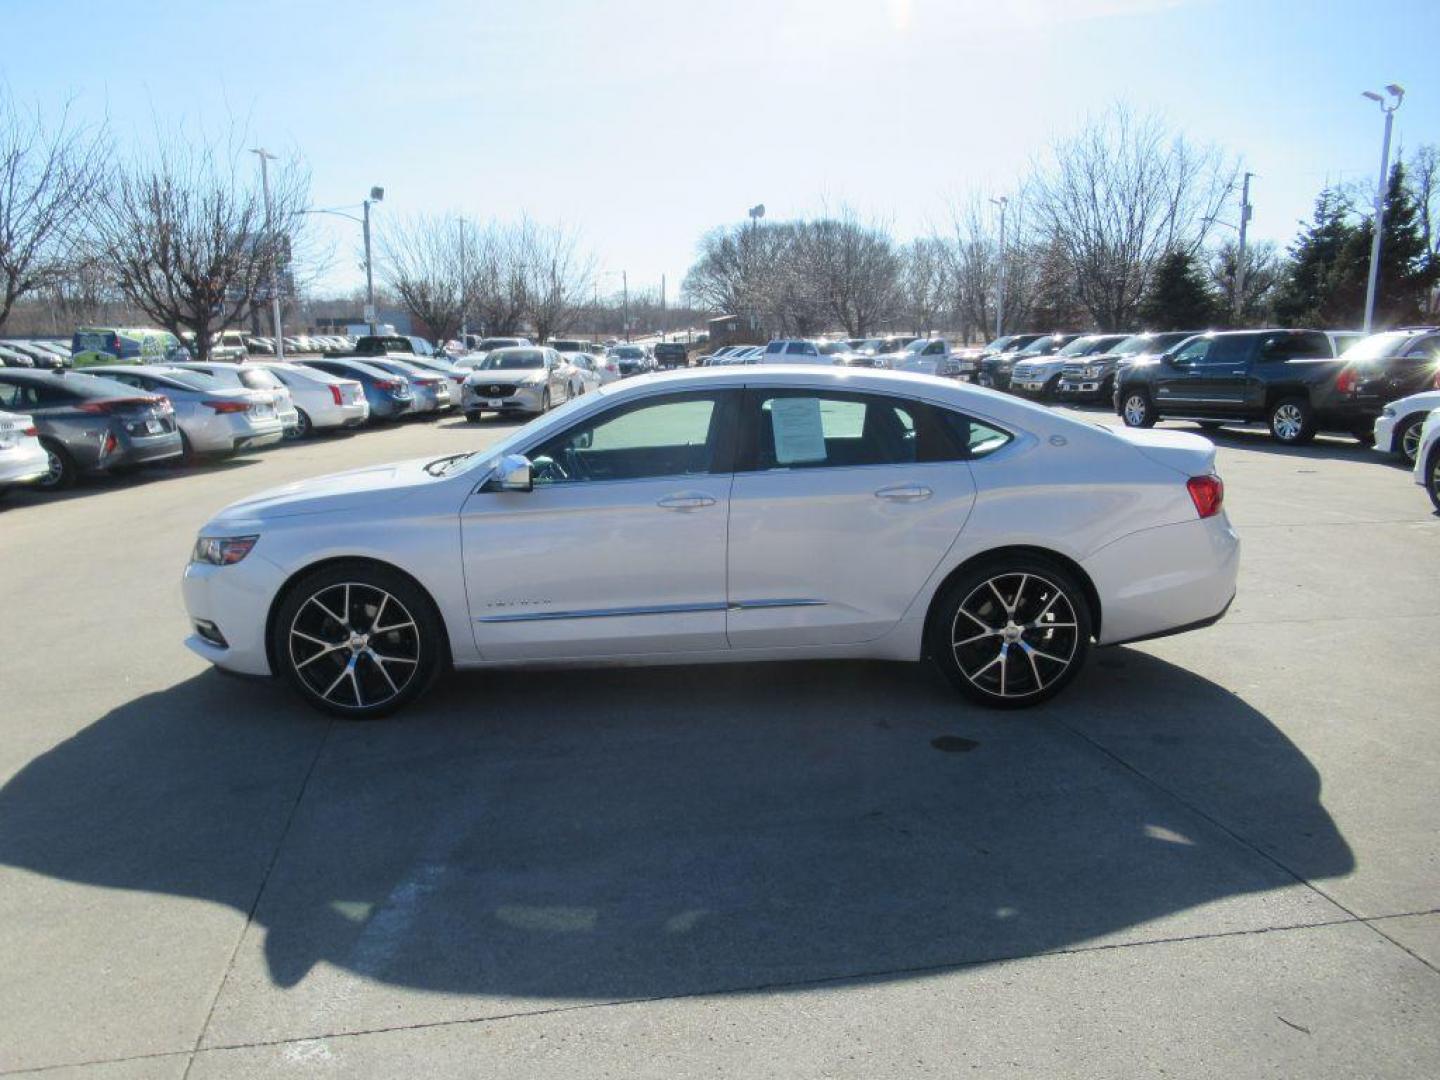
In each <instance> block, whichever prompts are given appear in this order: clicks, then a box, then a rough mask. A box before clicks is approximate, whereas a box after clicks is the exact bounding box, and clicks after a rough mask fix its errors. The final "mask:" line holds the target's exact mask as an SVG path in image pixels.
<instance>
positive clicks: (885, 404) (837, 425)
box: [741, 389, 965, 472]
mask: <svg viewBox="0 0 1440 1080" xmlns="http://www.w3.org/2000/svg"><path fill="white" fill-rule="evenodd" d="M749 402H750V404H749V405H748V406H747V409H746V424H745V426H744V428H743V430H744V432H745V434H744V435H743V439H744V448H743V449H744V453H743V455H742V459H741V461H742V464H741V468H742V469H745V470H748V471H759V472H765V471H769V470H775V469H808V468H832V469H833V468H853V467H859V466H867V465H903V464H914V463H918V462H932V461H956V460H960V459H962V458H963V457H965V450H964V447H963V446H962V445H961V444H960V443H959V441H958V440H957V438H956V436H955V433H954V431H953V430H952V428H951V427H950V425H949V424H948V423H947V422H946V421H945V419H944V418H943V417H942V416H941V412H942V410H939V409H936V408H935V407H933V406H931V405H928V404H925V403H923V402H917V401H910V400H908V399H904V398H897V397H889V396H886V395H880V394H856V393H848V392H843V391H820V390H810V389H794V390H789V389H786V390H754V391H751V392H750V395H749Z"/></svg>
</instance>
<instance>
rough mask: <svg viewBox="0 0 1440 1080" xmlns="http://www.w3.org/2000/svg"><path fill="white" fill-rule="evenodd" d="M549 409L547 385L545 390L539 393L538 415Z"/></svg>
mask: <svg viewBox="0 0 1440 1080" xmlns="http://www.w3.org/2000/svg"><path fill="white" fill-rule="evenodd" d="M549 411H550V388H549V387H548V386H547V387H546V388H545V392H544V393H543V394H541V395H540V415H541V416H544V415H545V414H546V413H547V412H549Z"/></svg>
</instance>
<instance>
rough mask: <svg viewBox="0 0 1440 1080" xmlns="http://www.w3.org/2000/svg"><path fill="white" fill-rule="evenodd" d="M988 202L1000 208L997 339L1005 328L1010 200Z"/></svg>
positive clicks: (996, 312) (996, 310)
mask: <svg viewBox="0 0 1440 1080" xmlns="http://www.w3.org/2000/svg"><path fill="white" fill-rule="evenodd" d="M990 201H991V202H992V203H993V204H994V205H996V206H998V207H1000V282H999V285H998V286H997V288H996V293H997V295H996V298H995V336H996V337H997V338H998V337H999V336H1000V335H1001V334H1003V333H1004V326H1005V208H1006V207H1007V206H1009V205H1010V200H1009V198H1008V197H1006V196H1004V195H1001V196H1000V197H999V198H998V199H991V200H990Z"/></svg>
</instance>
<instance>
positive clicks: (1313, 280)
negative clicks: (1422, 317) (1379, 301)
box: [1275, 188, 1364, 326]
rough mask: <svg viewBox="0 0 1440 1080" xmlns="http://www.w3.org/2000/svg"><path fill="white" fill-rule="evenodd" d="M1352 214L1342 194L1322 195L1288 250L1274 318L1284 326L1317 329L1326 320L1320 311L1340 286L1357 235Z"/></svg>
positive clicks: (1362, 287)
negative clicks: (1340, 274)
mask: <svg viewBox="0 0 1440 1080" xmlns="http://www.w3.org/2000/svg"><path fill="white" fill-rule="evenodd" d="M1350 213H1351V206H1350V201H1349V200H1348V199H1347V198H1346V197H1345V196H1344V195H1343V194H1341V193H1340V192H1338V191H1336V190H1335V189H1333V188H1326V189H1325V190H1324V191H1322V192H1320V196H1319V198H1317V199H1316V200H1315V214H1314V216H1313V217H1312V218H1311V221H1310V224H1309V225H1308V226H1306V227H1305V229H1304V230H1303V231H1302V232H1301V234H1300V235H1299V236H1298V237H1297V238H1296V239H1295V242H1294V243H1292V244H1291V245H1290V248H1289V252H1290V267H1289V271H1288V272H1287V274H1286V275H1285V281H1284V283H1283V284H1282V285H1281V287H1280V291H1279V294H1278V295H1277V296H1276V298H1275V318H1276V320H1277V321H1278V322H1279V323H1280V324H1281V325H1283V326H1315V325H1319V324H1320V323H1321V322H1322V321H1323V320H1322V318H1321V310H1322V308H1324V307H1326V306H1327V305H1328V303H1329V301H1330V299H1331V295H1332V293H1333V292H1334V291H1335V289H1336V285H1337V281H1336V268H1337V264H1338V263H1339V262H1340V259H1341V255H1342V254H1346V248H1347V245H1350V243H1351V241H1352V239H1353V238H1354V234H1355V232H1356V226H1354V225H1353V224H1351V222H1350ZM1352 252H1353V248H1352ZM1347 261H1348V260H1347ZM1361 296H1362V298H1363V296H1364V286H1363V285H1362V286H1361Z"/></svg>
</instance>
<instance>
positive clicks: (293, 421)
mask: <svg viewBox="0 0 1440 1080" xmlns="http://www.w3.org/2000/svg"><path fill="white" fill-rule="evenodd" d="M169 366H171V367H176V368H179V369H181V370H182V371H202V372H204V373H205V374H206V375H209V376H210V377H211V378H213V379H214V380H215V381H216V382H218V383H220V385H221V386H228V387H232V388H233V387H240V388H242V389H245V390H258V391H260V392H261V393H266V394H269V395H271V397H272V398H273V399H274V401H275V415H276V416H278V417H279V418H280V426H281V427H283V428H284V429H285V434H286V435H288V436H290V437H292V438H295V437H298V436H299V434H300V413H299V411H298V410H297V409H296V407H295V401H294V398H293V397H292V395H291V393H290V389H289V388H288V387H287V386H286V385H285V383H284V382H283V381H282V380H281V379H279V378H277V377H276V376H275V374H274V373H273V372H270V371H267V370H266V369H265V368H263V367H261V366H260V365H259V364H232V363H225V362H222V361H205V362H202V361H199V360H187V361H186V362H184V363H181V364H172V365H169Z"/></svg>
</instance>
